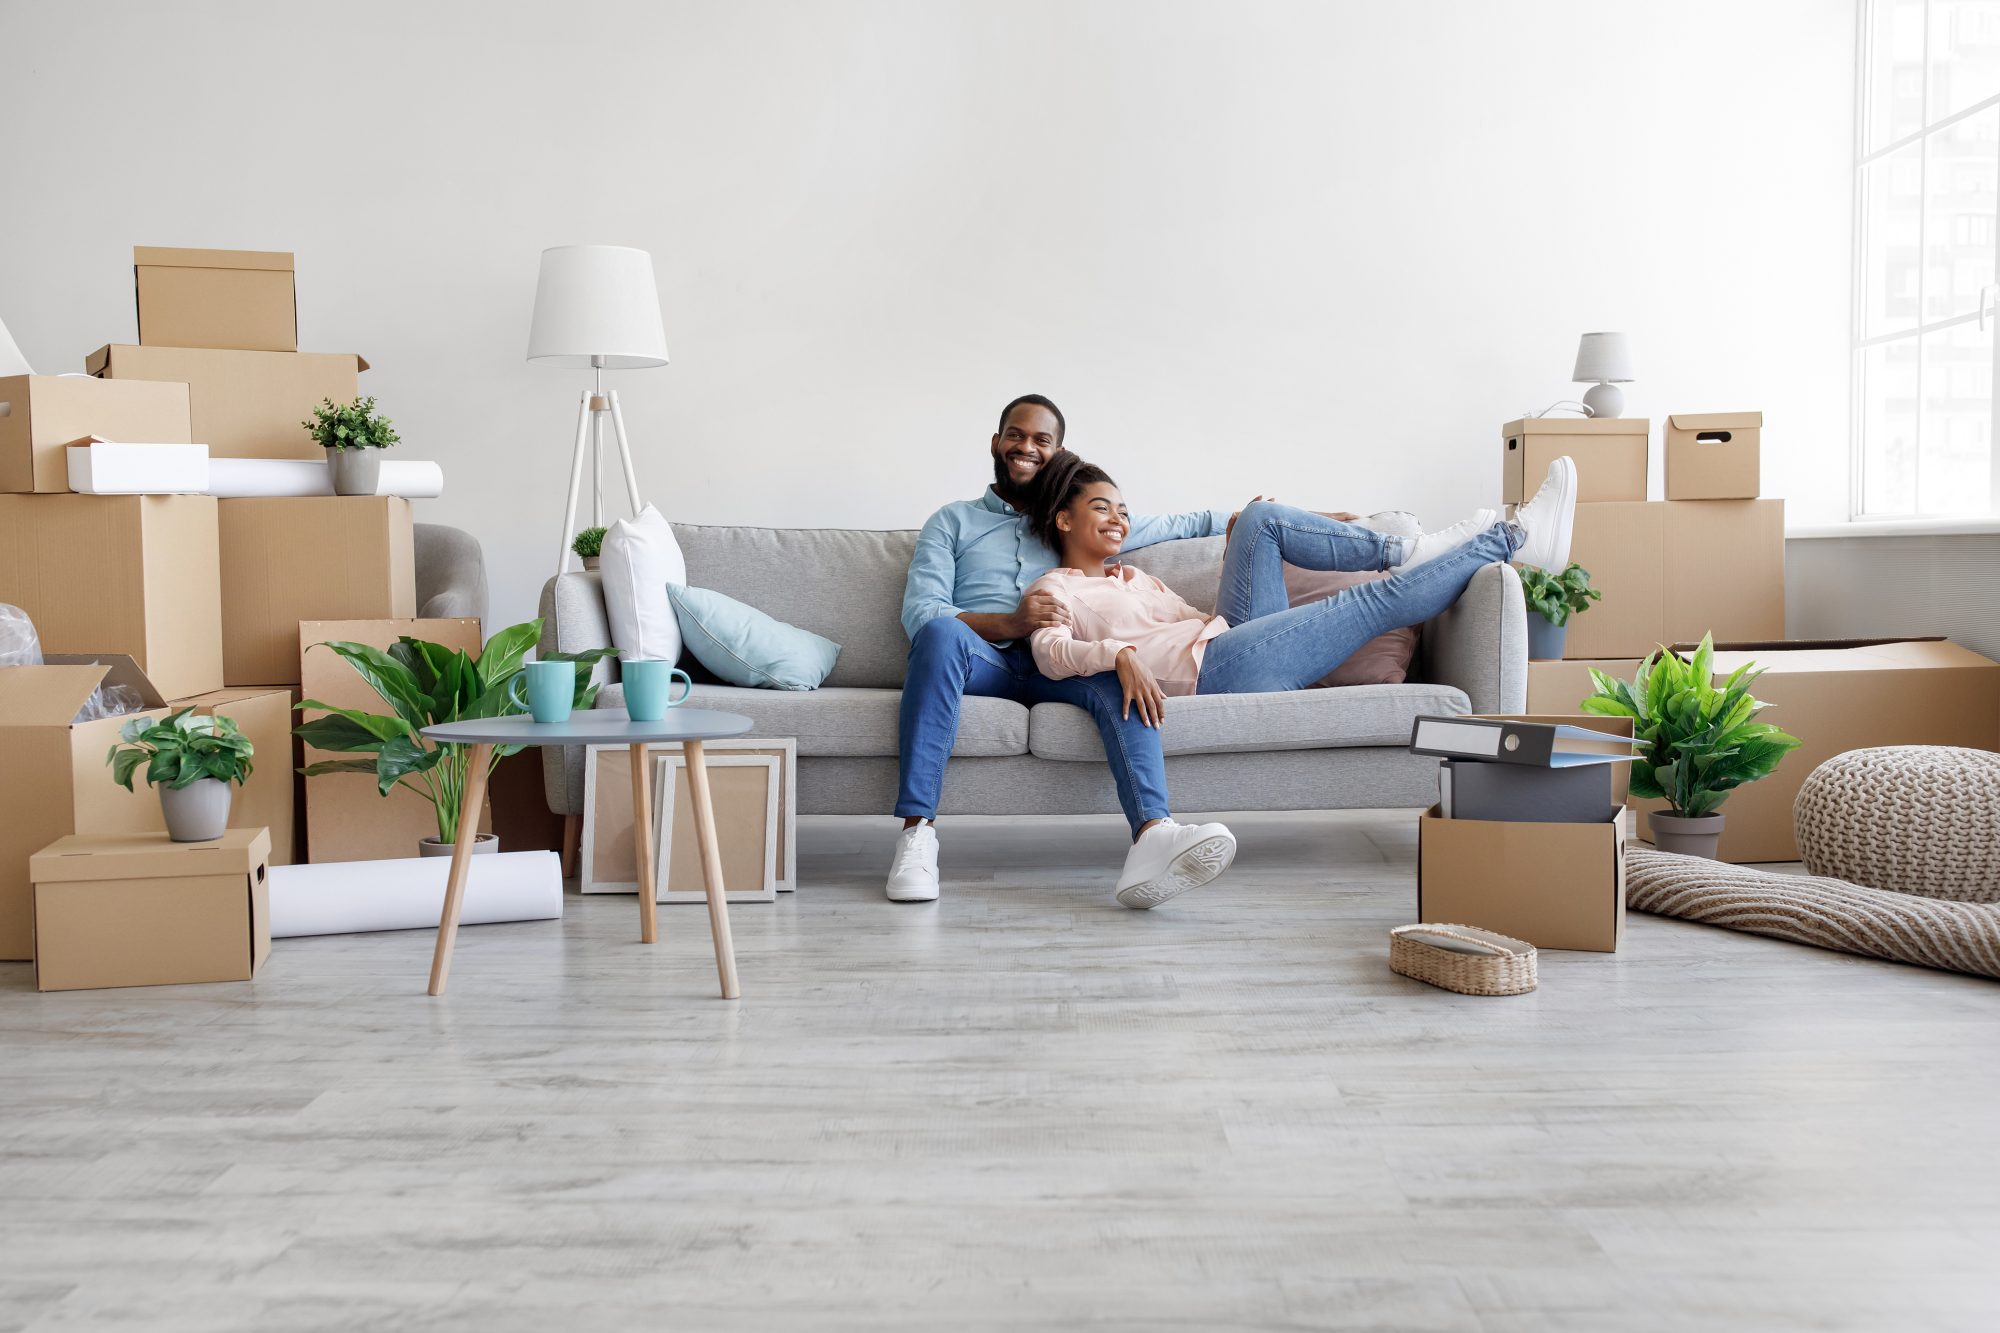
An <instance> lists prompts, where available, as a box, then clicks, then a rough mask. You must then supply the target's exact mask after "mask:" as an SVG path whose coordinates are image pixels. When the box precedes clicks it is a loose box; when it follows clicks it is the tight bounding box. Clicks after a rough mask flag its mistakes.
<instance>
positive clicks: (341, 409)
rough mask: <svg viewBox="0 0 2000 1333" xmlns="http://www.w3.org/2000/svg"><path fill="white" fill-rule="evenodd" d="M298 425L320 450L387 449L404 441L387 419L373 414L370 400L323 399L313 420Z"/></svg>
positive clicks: (371, 400)
mask: <svg viewBox="0 0 2000 1333" xmlns="http://www.w3.org/2000/svg"><path fill="white" fill-rule="evenodd" d="M299 424H300V425H301V426H304V427H305V428H306V433H307V434H308V435H310V436H312V437H313V439H314V440H315V441H317V442H318V444H319V445H320V447H321V448H323V449H387V448H388V447H389V446H390V445H392V444H395V443H398V442H399V441H400V440H401V439H402V438H403V437H402V436H400V435H398V434H396V428H395V427H394V426H392V425H390V424H389V418H387V417H385V416H382V415H381V414H380V413H378V412H377V411H376V410H375V400H374V399H373V398H372V397H371V398H357V399H355V400H354V401H353V402H351V403H336V402H334V401H333V399H331V398H322V399H321V400H320V405H319V406H318V407H315V408H314V409H313V414H312V419H311V420H309V421H301V422H300V423H299Z"/></svg>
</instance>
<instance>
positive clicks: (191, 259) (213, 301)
mask: <svg viewBox="0 0 2000 1333" xmlns="http://www.w3.org/2000/svg"><path fill="white" fill-rule="evenodd" d="M132 277H133V285H134V287H135V288H136V289H137V291H138V294H139V345H140V346H142V347H225V348H239V349H243V350H248V351H256V352H296V351H298V350H299V315H298V299H297V296H296V295H295V292H294V288H293V280H292V257H291V256H290V255H289V254H283V253H279V252H275V251H267V250H175V249H168V248H165V247H162V246H152V245H139V246H134V247H133V248H132Z"/></svg>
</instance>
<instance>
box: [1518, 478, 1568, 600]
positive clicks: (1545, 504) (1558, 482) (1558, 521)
mask: <svg viewBox="0 0 2000 1333" xmlns="http://www.w3.org/2000/svg"><path fill="white" fill-rule="evenodd" d="M1514 521H1515V522H1516V523H1518V524H1520V525H1521V527H1522V528H1523V529H1525V530H1526V532H1527V534H1528V539H1527V540H1526V541H1524V542H1522V543H1521V549H1520V550H1518V551H1516V552H1514V562H1515V563H1516V564H1521V565H1533V566H1534V567H1535V568H1536V569H1546V570H1548V571H1549V573H1551V574H1560V573H1562V571H1563V569H1564V568H1565V567H1567V566H1568V564H1569V539H1570V532H1571V529H1572V527H1573V526H1574V524H1575V522H1576V463H1575V462H1574V461H1573V460H1571V459H1568V458H1558V459H1557V460H1556V461H1555V462H1553V463H1551V464H1549V475H1548V477H1547V479H1546V480H1544V481H1543V482H1542V488H1541V489H1540V490H1539V491H1536V492H1535V498H1534V499H1532V500H1530V501H1528V503H1526V504H1524V505H1522V506H1521V507H1520V508H1518V509H1516V510H1515V511H1514Z"/></svg>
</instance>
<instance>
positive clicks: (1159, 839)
mask: <svg viewBox="0 0 2000 1333" xmlns="http://www.w3.org/2000/svg"><path fill="white" fill-rule="evenodd" d="M1235 859H1236V835H1235V834H1233V833H1231V832H1230V831H1229V830H1228V829H1226V828H1224V827H1223V826H1222V825H1220V824H1176V823H1175V822H1174V821H1173V820H1171V819H1162V820H1161V821H1160V822H1159V823H1157V824H1155V825H1153V827H1151V828H1149V829H1147V830H1146V831H1145V832H1144V833H1141V834H1140V835H1139V841H1137V842H1135V843H1133V844H1132V850H1131V851H1129V852H1127V853H1126V854H1125V873H1123V874H1121V875H1120V876H1119V877H1118V901H1119V902H1120V903H1121V904H1123V905H1124V906H1126V907H1131V908H1136V909H1138V910H1140V911H1144V910H1145V909H1146V908H1148V907H1158V906H1159V905H1160V904H1161V903H1163V902H1165V901H1166V900H1167V899H1169V898H1175V897H1178V896H1180V895H1181V894H1183V893H1186V892H1187V891H1188V890H1189V889H1198V888H1200V887H1201V886H1202V885H1204V884H1206V883H1208V882H1209V881H1210V880H1212V879H1214V878H1215V877H1216V876H1217V875H1220V874H1221V873H1222V872H1223V871H1225V870H1227V869H1229V863H1230V862H1231V861H1234V860H1235Z"/></svg>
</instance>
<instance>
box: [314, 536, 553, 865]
mask: <svg viewBox="0 0 2000 1333" xmlns="http://www.w3.org/2000/svg"><path fill="white" fill-rule="evenodd" d="M286 503H298V502H297V501H287V502H286ZM405 634H407V635H409V636H411V637H412V638H417V639H425V640H428V641H430V642H432V643H439V644H443V645H444V646H445V647H447V648H452V649H464V650H465V651H466V652H467V653H469V654H471V655H472V656H473V657H474V658H477V657H478V656H479V649H480V646H481V640H480V637H479V622H478V621H477V620H473V619H470V618H466V619H457V620H374V621H355V620H327V621H306V622H304V623H302V624H300V625H299V626H297V628H296V629H295V631H294V634H293V639H292V651H293V652H294V653H295V654H297V655H298V656H299V657H300V658H301V659H302V660H303V664H304V670H303V672H302V673H301V674H302V676H303V678H304V683H303V685H302V686H301V687H300V694H301V697H302V698H304V699H317V700H319V701H320V702H321V703H327V704H332V705H333V706H334V707H336V708H359V709H362V710H363V711H365V712H370V713H381V714H385V715H386V714H388V713H391V712H393V711H394V710H393V709H392V708H391V707H390V706H389V704H388V703H387V702H385V701H384V700H383V699H382V697H381V696H380V695H378V694H376V693H375V691H374V690H373V689H372V688H371V687H370V686H369V684H368V682H367V681H365V680H363V679H362V678H361V674H360V673H359V672H357V671H356V670H355V669H354V668H353V667H351V666H349V665H348V664H347V662H346V661H345V660H344V659H342V658H341V657H340V656H339V655H338V654H336V653H334V652H333V651H332V650H331V649H328V648H311V647H310V645H312V644H316V643H324V642H326V641H327V640H329V639H339V640H342V641H344V642H347V643H365V644H368V645H370V646H371V647H376V648H383V649H386V648H388V646H389V645H390V644H392V643H394V642H395V641H396V640H397V639H398V638H400V637H402V636H403V635H405ZM300 716H301V717H302V718H312V717H320V716H324V715H323V714H321V713H319V712H317V711H309V712H306V713H303V714H301V715H300ZM302 748H303V754H302V757H301V761H300V762H301V763H302V764H314V763H318V762H319V761H320V760H322V759H352V758H366V757H367V756H365V755H359V756H357V755H339V754H334V753H332V752H331V751H327V750H315V749H312V748H310V747H302ZM507 764H532V765H534V766H535V767H536V770H537V771H538V772H539V771H540V759H539V756H538V755H537V754H536V753H535V752H534V751H532V750H524V751H522V752H521V753H520V754H518V755H515V756H513V757H512V758H510V759H506V760H503V761H502V765H501V766H502V767H503V768H504V767H505V766H506V765H507ZM479 827H480V830H481V831H482V832H490V831H491V830H492V820H491V818H490V816H489V814H488V812H487V811H486V810H482V811H481V812H480V820H479ZM436 836H437V816H436V814H435V813H434V812H433V810H432V808H431V804H430V802H429V801H427V800H425V799H424V798H423V797H421V796H419V795H417V794H416V793H415V792H411V791H405V790H403V789H401V788H395V789H392V790H391V791H390V793H389V794H388V795H387V796H383V795H381V794H380V793H379V792H378V791H377V790H376V786H375V778H374V777H373V776H372V775H371V774H367V773H327V774H323V775H322V776H320V777H316V778H307V779H306V859H307V860H308V861H314V862H318V861H386V860H392V859H396V858H400V857H405V856H415V855H416V854H417V842H418V840H420V839H422V838H435V837H436Z"/></svg>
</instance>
